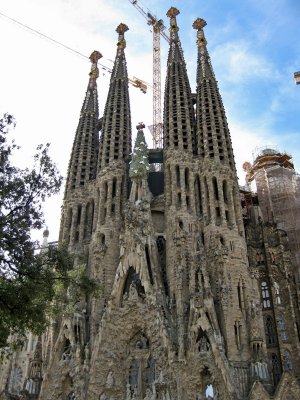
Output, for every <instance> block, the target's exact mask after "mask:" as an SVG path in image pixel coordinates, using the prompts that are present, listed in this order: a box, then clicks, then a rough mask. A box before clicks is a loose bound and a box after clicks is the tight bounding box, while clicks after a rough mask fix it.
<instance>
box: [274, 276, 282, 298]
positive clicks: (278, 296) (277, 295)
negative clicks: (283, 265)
mask: <svg viewBox="0 0 300 400" xmlns="http://www.w3.org/2000/svg"><path fill="white" fill-rule="evenodd" d="M274 289H275V303H276V304H281V299H280V293H279V290H280V286H279V284H278V283H277V282H276V281H275V282H274Z"/></svg>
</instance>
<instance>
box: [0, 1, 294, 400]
mask: <svg viewBox="0 0 300 400" xmlns="http://www.w3.org/2000/svg"><path fill="white" fill-rule="evenodd" d="M178 13H179V12H178V10H177V9H176V8H174V7H172V8H171V9H170V10H169V11H168V14H167V15H168V17H169V18H170V39H171V40H170V50H169V55H168V70H167V78H166V86H165V100H164V102H165V107H164V149H163V150H155V152H154V151H151V150H150V151H147V148H146V144H145V139H144V134H143V124H139V125H138V126H137V129H138V135H137V141H136V144H135V148H134V151H133V153H132V154H131V122H130V106H129V95H128V77H127V70H126V60H125V51H124V50H125V47H126V42H125V38H124V34H125V32H126V30H127V29H128V28H127V27H126V25H124V24H121V25H119V27H118V28H117V32H118V35H119V38H118V44H117V55H116V59H115V64H114V68H113V71H112V76H111V84H110V89H109V93H108V98H107V102H106V107H105V111H104V115H103V118H102V119H101V124H99V123H98V119H99V116H98V105H97V89H96V78H97V75H98V73H97V60H98V59H99V57H100V54H99V53H98V52H94V53H93V54H92V56H91V61H92V71H91V74H90V80H89V85H88V89H87V94H86V98H85V100H84V104H83V107H82V111H81V115H80V121H79V125H78V129H77V132H76V136H75V141H74V145H73V150H72V154H71V161H70V164H69V171H68V179H67V185H66V191H65V199H64V204H63V211H62V220H61V230H60V242H61V243H64V244H67V245H68V246H69V250H70V251H71V252H73V253H74V254H75V256H76V257H75V258H76V259H77V258H78V259H79V258H81V259H84V260H86V264H87V271H88V273H89V275H90V276H91V277H93V278H95V279H96V280H97V282H98V283H99V288H100V290H99V294H98V295H97V296H95V297H90V298H87V299H82V302H81V303H80V304H78V306H77V309H76V312H75V313H74V315H72V316H65V317H62V318H61V319H60V320H57V321H52V323H51V325H50V326H49V328H48V330H47V332H46V333H45V335H44V336H43V338H41V341H42V351H41V354H40V355H36V357H35V358H34V359H35V360H36V363H35V364H34V365H35V366H36V369H35V370H34V368H32V371H35V373H33V372H32V373H31V375H30V374H29V378H30V379H32V380H34V379H35V381H39V382H42V384H41V390H40V391H39V396H38V397H37V395H36V394H34V393H32V392H30V390H29V386H28V385H27V386H26V385H25V387H24V390H23V391H22V393H21V392H20V393H19V397H17V398H24V399H31V398H38V399H40V400H57V399H61V400H67V399H69V400H72V399H73V400H75V399H77V400H78V399H80V400H83V399H89V400H96V399H97V400H133V399H136V400H137V399H139V400H150V399H151V400H154V399H159V400H175V399H178V400H179V399H180V400H200V399H205V398H207V399H209V398H213V399H219V400H220V399H222V400H233V399H237V400H238V399H239V400H242V399H263V400H264V399H278V400H279V399H282V400H283V399H298V398H300V386H299V384H298V379H299V375H300V366H299V359H300V348H299V339H300V334H299V322H300V321H299V303H298V297H297V287H296V284H295V279H294V275H293V269H292V265H291V256H290V251H289V247H288V241H287V238H286V234H285V232H284V231H283V230H280V229H278V227H277V225H276V224H275V223H270V222H268V221H264V220H263V219H262V218H261V214H260V210H259V207H258V206H252V207H249V209H248V213H247V218H245V221H243V217H242V209H241V204H240V195H239V187H238V183H237V176H236V170H235V164H234V158H233V151H232V146H231V140H230V134H229V129H228V125H227V121H226V116H225V111H224V107H223V104H222V99H221V96H220V93H219V90H218V86H217V82H216V79H215V76H214V72H213V69H212V66H211V62H210V58H209V54H208V51H207V48H206V39H205V36H204V32H203V28H204V26H205V25H206V23H205V21H204V20H202V19H197V20H196V21H195V23H194V25H193V26H194V28H195V29H196V30H197V45H198V71H197V94H196V109H194V106H193V99H195V96H194V95H192V93H191V89H190V84H189V81H188V75H187V71H186V66H185V61H184V57H183V52H182V49H181V45H180V40H179V36H178V31H179V28H178V26H177V21H176V16H177V15H178ZM99 128H101V136H100V142H99V141H98V129H99ZM98 149H99V150H98ZM96 150H98V156H97V155H96V154H97V151H96ZM151 164H152V165H151ZM77 256H78V257H77ZM74 267H75V268H76V263H75V266H74ZM38 360H39V361H40V364H39V363H38ZM39 366H40V368H38V367H39ZM6 376H7V375H6ZM5 379H6V378H5ZM4 386H5V385H4ZM4 386H3V387H4ZM6 389H7V388H6ZM8 392H9V390H5V393H6V396H8V397H9V394H8ZM21 396H23V397H21ZM34 396H35V397H34ZM0 398H1V397H0ZM11 398H12V397H11Z"/></svg>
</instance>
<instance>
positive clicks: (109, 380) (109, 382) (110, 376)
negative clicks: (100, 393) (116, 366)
mask: <svg viewBox="0 0 300 400" xmlns="http://www.w3.org/2000/svg"><path fill="white" fill-rule="evenodd" d="M114 383H115V382H114V377H113V373H112V371H109V373H108V375H107V378H106V386H107V387H108V388H112V387H113V386H114Z"/></svg>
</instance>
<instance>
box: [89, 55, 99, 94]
mask: <svg viewBox="0 0 300 400" xmlns="http://www.w3.org/2000/svg"><path fill="white" fill-rule="evenodd" d="M101 57H102V54H101V53H99V51H97V50H94V51H93V52H92V54H91V55H90V57H89V59H90V60H91V63H92V67H91V72H90V87H91V88H92V87H94V86H95V84H96V79H97V78H98V76H99V69H98V67H97V63H98V60H100V58H101Z"/></svg>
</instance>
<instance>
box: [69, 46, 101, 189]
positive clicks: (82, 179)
mask: <svg viewBox="0 0 300 400" xmlns="http://www.w3.org/2000/svg"><path fill="white" fill-rule="evenodd" d="M101 57H102V55H101V54H100V53H99V52H98V51H96V50H95V51H93V53H92V54H91V55H90V60H91V63H92V67H91V72H90V74H89V75H90V79H89V83H88V87H87V91H86V95H85V99H84V102H83V105H82V108H81V113H80V118H79V123H78V127H77V130H76V135H75V139H74V143H73V148H72V153H71V159H70V162H69V170H68V177H67V183H66V192H65V196H67V195H68V193H69V192H70V191H72V190H73V189H76V188H78V187H81V186H84V185H85V184H86V183H87V182H88V181H90V180H92V179H95V177H96V171H97V156H98V147H99V139H98V117H99V114H98V93H97V84H96V80H97V78H98V75H99V70H98V67H97V63H98V60H99V59H100V58H101Z"/></svg>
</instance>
